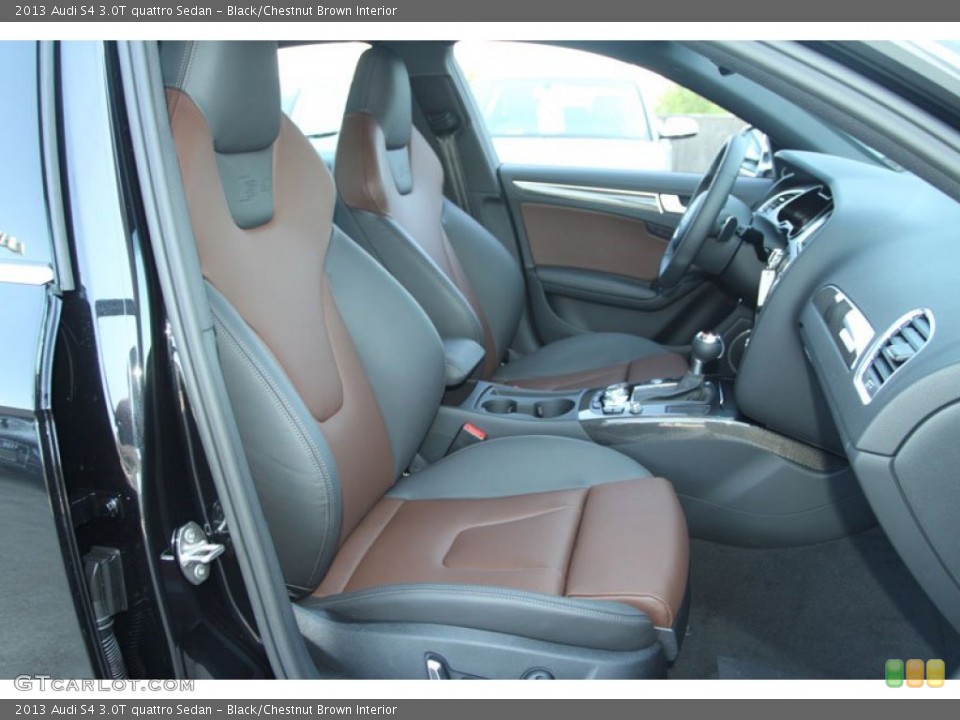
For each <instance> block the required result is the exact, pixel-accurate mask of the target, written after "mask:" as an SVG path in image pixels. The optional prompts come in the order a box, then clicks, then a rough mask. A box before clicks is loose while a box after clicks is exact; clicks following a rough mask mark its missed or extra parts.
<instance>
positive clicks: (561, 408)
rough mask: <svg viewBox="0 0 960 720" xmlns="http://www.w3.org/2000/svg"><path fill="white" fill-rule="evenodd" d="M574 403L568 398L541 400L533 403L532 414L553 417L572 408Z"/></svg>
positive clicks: (539, 416)
mask: <svg viewBox="0 0 960 720" xmlns="http://www.w3.org/2000/svg"><path fill="white" fill-rule="evenodd" d="M575 405H576V403H575V402H574V401H573V400H571V399H570V398H555V399H553V400H541V401H540V402H537V403H534V404H533V414H534V415H535V416H536V417H538V418H555V417H560V416H561V415H566V414H567V413H568V412H570V411H571V410H573V408H574V406H575Z"/></svg>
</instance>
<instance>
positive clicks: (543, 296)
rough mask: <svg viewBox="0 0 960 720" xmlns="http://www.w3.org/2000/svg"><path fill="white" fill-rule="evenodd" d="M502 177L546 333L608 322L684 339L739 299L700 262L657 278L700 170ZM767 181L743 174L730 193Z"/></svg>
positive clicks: (755, 193)
mask: <svg viewBox="0 0 960 720" xmlns="http://www.w3.org/2000/svg"><path fill="white" fill-rule="evenodd" d="M500 178H501V182H502V184H503V188H504V193H505V195H506V197H507V199H508V206H509V208H510V212H511V214H512V215H513V218H514V222H515V223H516V227H517V230H518V235H519V239H520V248H521V253H522V255H523V260H524V265H525V271H526V276H527V282H528V288H529V291H530V298H531V305H532V308H533V316H534V321H535V323H536V325H537V330H538V332H539V334H540V336H541V338H542V339H543V340H544V341H550V340H554V339H557V338H560V337H563V336H566V335H570V334H572V333H577V332H584V331H612V332H628V333H634V334H638V335H642V336H644V337H649V338H651V339H654V340H657V341H659V342H662V343H664V344H668V345H686V344H687V343H689V341H690V338H691V337H692V335H693V334H694V333H695V332H696V331H697V330H701V329H708V328H711V327H714V326H715V325H716V324H717V323H719V322H720V321H721V320H722V319H723V318H725V317H726V316H727V315H728V314H729V313H730V312H731V311H732V310H733V309H734V308H735V306H736V302H735V300H734V299H732V298H730V297H728V296H727V295H725V294H724V293H723V292H722V291H721V290H720V289H719V288H718V287H717V286H716V285H715V284H714V283H712V282H711V281H710V278H709V276H708V275H707V274H706V273H703V272H698V271H696V270H695V271H694V272H691V273H690V276H689V277H688V279H687V280H686V281H684V282H683V283H681V284H680V286H678V287H677V288H674V289H672V290H670V291H666V292H664V291H660V290H658V289H657V288H656V287H655V283H654V281H655V279H656V276H657V272H658V270H659V267H660V259H661V257H662V255H663V252H664V249H665V248H666V244H667V241H668V240H669V238H670V236H671V234H672V233H673V230H674V229H675V227H676V225H677V223H678V222H679V220H680V218H681V217H682V214H683V210H684V209H685V207H686V204H687V202H689V199H690V196H691V195H692V194H693V192H694V190H695V189H696V187H697V184H698V183H699V182H700V176H699V175H696V174H691V173H674V172H662V171H657V172H650V171H647V172H635V173H634V172H629V171H623V170H594V169H582V168H544V167H522V166H503V167H501V168H500ZM769 185H770V180H767V179H763V178H747V177H744V178H741V179H739V180H738V181H737V186H736V188H735V191H734V192H735V194H736V195H737V196H738V197H739V199H741V200H743V201H744V202H746V203H747V204H752V203H753V202H754V201H756V200H757V199H759V198H760V197H762V195H763V193H764V192H766V190H767V188H768V187H769ZM733 247H734V246H731V249H730V253H731V256H732V252H733Z"/></svg>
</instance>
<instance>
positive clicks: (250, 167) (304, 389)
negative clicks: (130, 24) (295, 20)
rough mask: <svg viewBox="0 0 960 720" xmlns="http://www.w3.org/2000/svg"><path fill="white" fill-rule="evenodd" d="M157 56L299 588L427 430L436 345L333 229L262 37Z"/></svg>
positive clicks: (439, 371)
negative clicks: (284, 109) (282, 101)
mask: <svg viewBox="0 0 960 720" xmlns="http://www.w3.org/2000/svg"><path fill="white" fill-rule="evenodd" d="M161 62H162V68H163V74H164V83H165V85H166V88H167V90H166V92H167V106H168V114H169V118H170V126H171V130H172V134H173V138H174V142H175V145H176V151H177V155H178V159H179V162H180V170H181V175H182V178H183V186H184V190H185V194H186V200H187V206H188V209H189V212H190V220H191V223H192V226H193V231H194V235H195V239H196V242H197V248H198V252H199V258H200V265H201V269H202V272H203V275H204V278H205V279H206V281H207V283H208V290H209V296H210V302H211V309H212V310H213V315H214V319H215V329H216V338H217V345H218V350H219V353H220V358H221V364H222V366H223V371H224V377H225V379H226V382H227V387H228V391H229V394H230V400H231V404H232V405H233V410H234V413H235V414H236V416H237V420H238V424H239V426H240V432H241V437H242V439H243V442H244V448H245V451H246V453H247V457H248V460H249V462H250V466H251V470H252V472H253V476H254V480H255V482H256V484H257V489H258V492H259V494H260V497H261V501H262V503H263V506H264V511H265V513H266V516H267V520H268V523H269V524H270V528H271V533H272V535H273V538H274V542H275V544H276V546H277V550H278V553H279V555H280V560H281V564H282V566H283V570H284V574H285V577H286V579H287V583H288V585H289V586H290V588H291V589H292V590H293V591H294V592H295V593H307V592H310V591H312V590H313V589H314V588H315V587H316V586H317V585H318V584H319V582H320V580H321V579H322V578H323V576H324V574H325V573H326V571H327V568H328V566H329V563H330V560H331V558H332V557H333V554H334V553H335V552H336V550H337V549H338V547H339V546H340V544H341V543H342V542H343V540H344V538H345V537H346V536H347V535H348V534H349V533H350V532H351V531H352V530H353V529H354V528H355V527H356V526H357V524H358V523H359V522H360V521H361V519H362V518H363V517H364V516H365V515H366V513H367V512H368V511H369V510H370V508H371V507H372V506H373V505H374V504H375V503H376V502H377V501H378V500H379V499H380V497H382V496H383V494H384V493H385V492H386V491H387V490H388V489H389V488H390V487H391V485H392V484H393V482H394V481H395V479H396V478H397V477H398V476H399V475H400V473H401V472H402V470H403V469H404V468H406V466H407V465H408V464H409V462H410V460H411V458H412V457H413V455H414V453H415V452H416V449H417V448H418V447H419V445H420V443H421V442H422V440H423V437H424V436H425V435H426V432H427V429H428V428H429V425H430V422H431V421H432V419H433V416H434V414H435V412H436V408H437V406H438V405H439V402H440V397H441V395H442V393H443V376H444V367H443V365H444V359H443V350H442V346H441V343H440V339H439V337H438V335H437V333H436V331H435V330H434V328H433V327H432V325H431V324H430V322H429V320H428V319H427V317H426V316H425V315H424V314H423V312H422V310H421V309H420V308H419V307H418V306H417V304H416V302H415V301H414V300H413V298H411V297H410V295H409V294H408V293H407V292H406V291H405V290H403V288H402V287H400V285H399V284H398V283H396V281H394V280H393V279H392V278H391V277H390V276H389V275H388V274H387V273H386V272H385V271H384V270H383V269H382V268H381V267H379V266H378V265H377V263H376V262H374V261H373V260H372V259H371V258H370V257H369V256H368V255H367V254H366V253H364V252H363V251H362V250H361V249H359V248H358V247H357V246H356V245H355V244H354V243H353V242H352V241H350V240H349V239H348V238H346V237H345V236H344V235H343V234H342V233H340V232H339V231H338V230H337V229H336V228H335V227H334V226H333V223H332V216H333V206H334V198H335V192H336V191H335V188H334V184H333V180H332V178H331V176H330V173H329V171H328V170H327V168H326V166H325V165H324V164H323V161H322V160H321V159H320V157H319V156H318V155H317V153H316V152H315V151H314V150H313V148H312V147H311V145H310V143H309V141H308V140H307V139H306V138H304V137H303V135H302V134H301V133H300V132H299V130H297V128H296V127H295V126H294V125H293V123H291V122H290V121H289V119H287V118H286V117H285V116H284V115H283V114H282V112H281V108H280V88H279V79H278V73H277V49H276V45H275V44H273V43H264V42H170V43H164V44H163V45H162V46H161Z"/></svg>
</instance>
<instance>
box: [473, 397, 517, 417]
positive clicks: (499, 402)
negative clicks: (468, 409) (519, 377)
mask: <svg viewBox="0 0 960 720" xmlns="http://www.w3.org/2000/svg"><path fill="white" fill-rule="evenodd" d="M481 407H482V408H483V409H484V410H485V411H486V412H488V413H493V414H494V415H509V414H510V413H515V412H516V411H517V401H516V400H511V399H510V398H496V399H494V400H487V401H486V402H485V403H484V404H483V405H482V406H481Z"/></svg>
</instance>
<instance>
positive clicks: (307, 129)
mask: <svg viewBox="0 0 960 720" xmlns="http://www.w3.org/2000/svg"><path fill="white" fill-rule="evenodd" d="M368 47H370V46H369V45H367V44H366V43H360V42H331V43H315V44H309V45H291V46H288V47H283V48H281V49H280V52H279V64H280V92H281V95H282V103H283V111H284V112H285V113H286V114H287V116H288V117H289V118H290V119H291V120H292V121H293V122H294V123H295V124H296V125H297V127H299V128H300V131H301V132H302V133H303V134H304V135H306V136H307V138H309V140H310V142H311V143H312V144H313V147H314V148H315V149H316V151H317V152H318V153H319V154H320V156H321V157H322V158H323V159H324V160H325V161H326V162H327V163H328V164H332V163H333V156H334V155H335V154H336V151H337V137H338V135H339V134H340V122H341V120H342V119H343V108H344V106H345V105H346V104H347V93H348V92H349V91H350V82H351V81H352V80H353V71H354V70H355V69H356V67H357V61H358V60H359V59H360V56H361V55H362V54H363V52H364V50H366V49H367V48H368Z"/></svg>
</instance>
